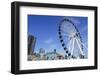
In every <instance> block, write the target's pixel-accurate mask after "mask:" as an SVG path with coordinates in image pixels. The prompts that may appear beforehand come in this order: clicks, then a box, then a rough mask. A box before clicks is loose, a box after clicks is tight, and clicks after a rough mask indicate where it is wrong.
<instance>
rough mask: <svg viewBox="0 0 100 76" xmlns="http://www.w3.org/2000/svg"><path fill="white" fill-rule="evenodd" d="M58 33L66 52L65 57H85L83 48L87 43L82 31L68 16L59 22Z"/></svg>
mask: <svg viewBox="0 0 100 76" xmlns="http://www.w3.org/2000/svg"><path fill="white" fill-rule="evenodd" d="M58 34H59V39H60V42H61V45H62V47H63V49H64V50H65V52H66V54H65V59H71V58H73V59H77V58H79V59H84V58H85V54H84V50H83V48H84V47H85V45H84V44H83V42H82V38H81V35H80V32H79V31H78V29H77V27H76V26H75V24H74V23H73V22H72V20H70V19H67V18H64V19H62V20H61V22H60V23H59V29H58ZM85 48H86V47H85ZM86 49H87V48H86Z"/></svg>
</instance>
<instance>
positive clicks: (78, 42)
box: [76, 39, 83, 55]
mask: <svg viewBox="0 0 100 76" xmlns="http://www.w3.org/2000/svg"><path fill="white" fill-rule="evenodd" d="M76 41H77V44H78V47H79V49H80V52H81V54H82V55H83V51H82V48H81V46H80V44H79V41H78V40H77V39H76Z"/></svg>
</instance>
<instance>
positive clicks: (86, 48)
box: [77, 39, 88, 50]
mask: <svg viewBox="0 0 100 76" xmlns="http://www.w3.org/2000/svg"><path fill="white" fill-rule="evenodd" d="M77 40H78V41H79V42H80V44H81V45H83V46H84V47H85V48H86V50H88V49H87V47H86V46H85V45H84V44H83V43H82V42H81V41H80V40H79V39H77Z"/></svg>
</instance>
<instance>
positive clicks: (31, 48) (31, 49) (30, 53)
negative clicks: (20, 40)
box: [28, 35, 36, 55]
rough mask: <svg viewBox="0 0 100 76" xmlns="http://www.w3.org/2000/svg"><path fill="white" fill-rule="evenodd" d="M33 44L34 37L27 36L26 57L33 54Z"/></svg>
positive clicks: (34, 41)
mask: <svg viewBox="0 0 100 76" xmlns="http://www.w3.org/2000/svg"><path fill="white" fill-rule="evenodd" d="M35 43H36V37H34V36H33V35H29V36H28V55H32V54H33V52H34V48H35Z"/></svg>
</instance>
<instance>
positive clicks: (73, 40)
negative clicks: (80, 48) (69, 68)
mask: <svg viewBox="0 0 100 76" xmlns="http://www.w3.org/2000/svg"><path fill="white" fill-rule="evenodd" d="M72 42H73V43H72V49H71V56H73V49H74V42H75V39H74V38H73V39H72Z"/></svg>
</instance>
